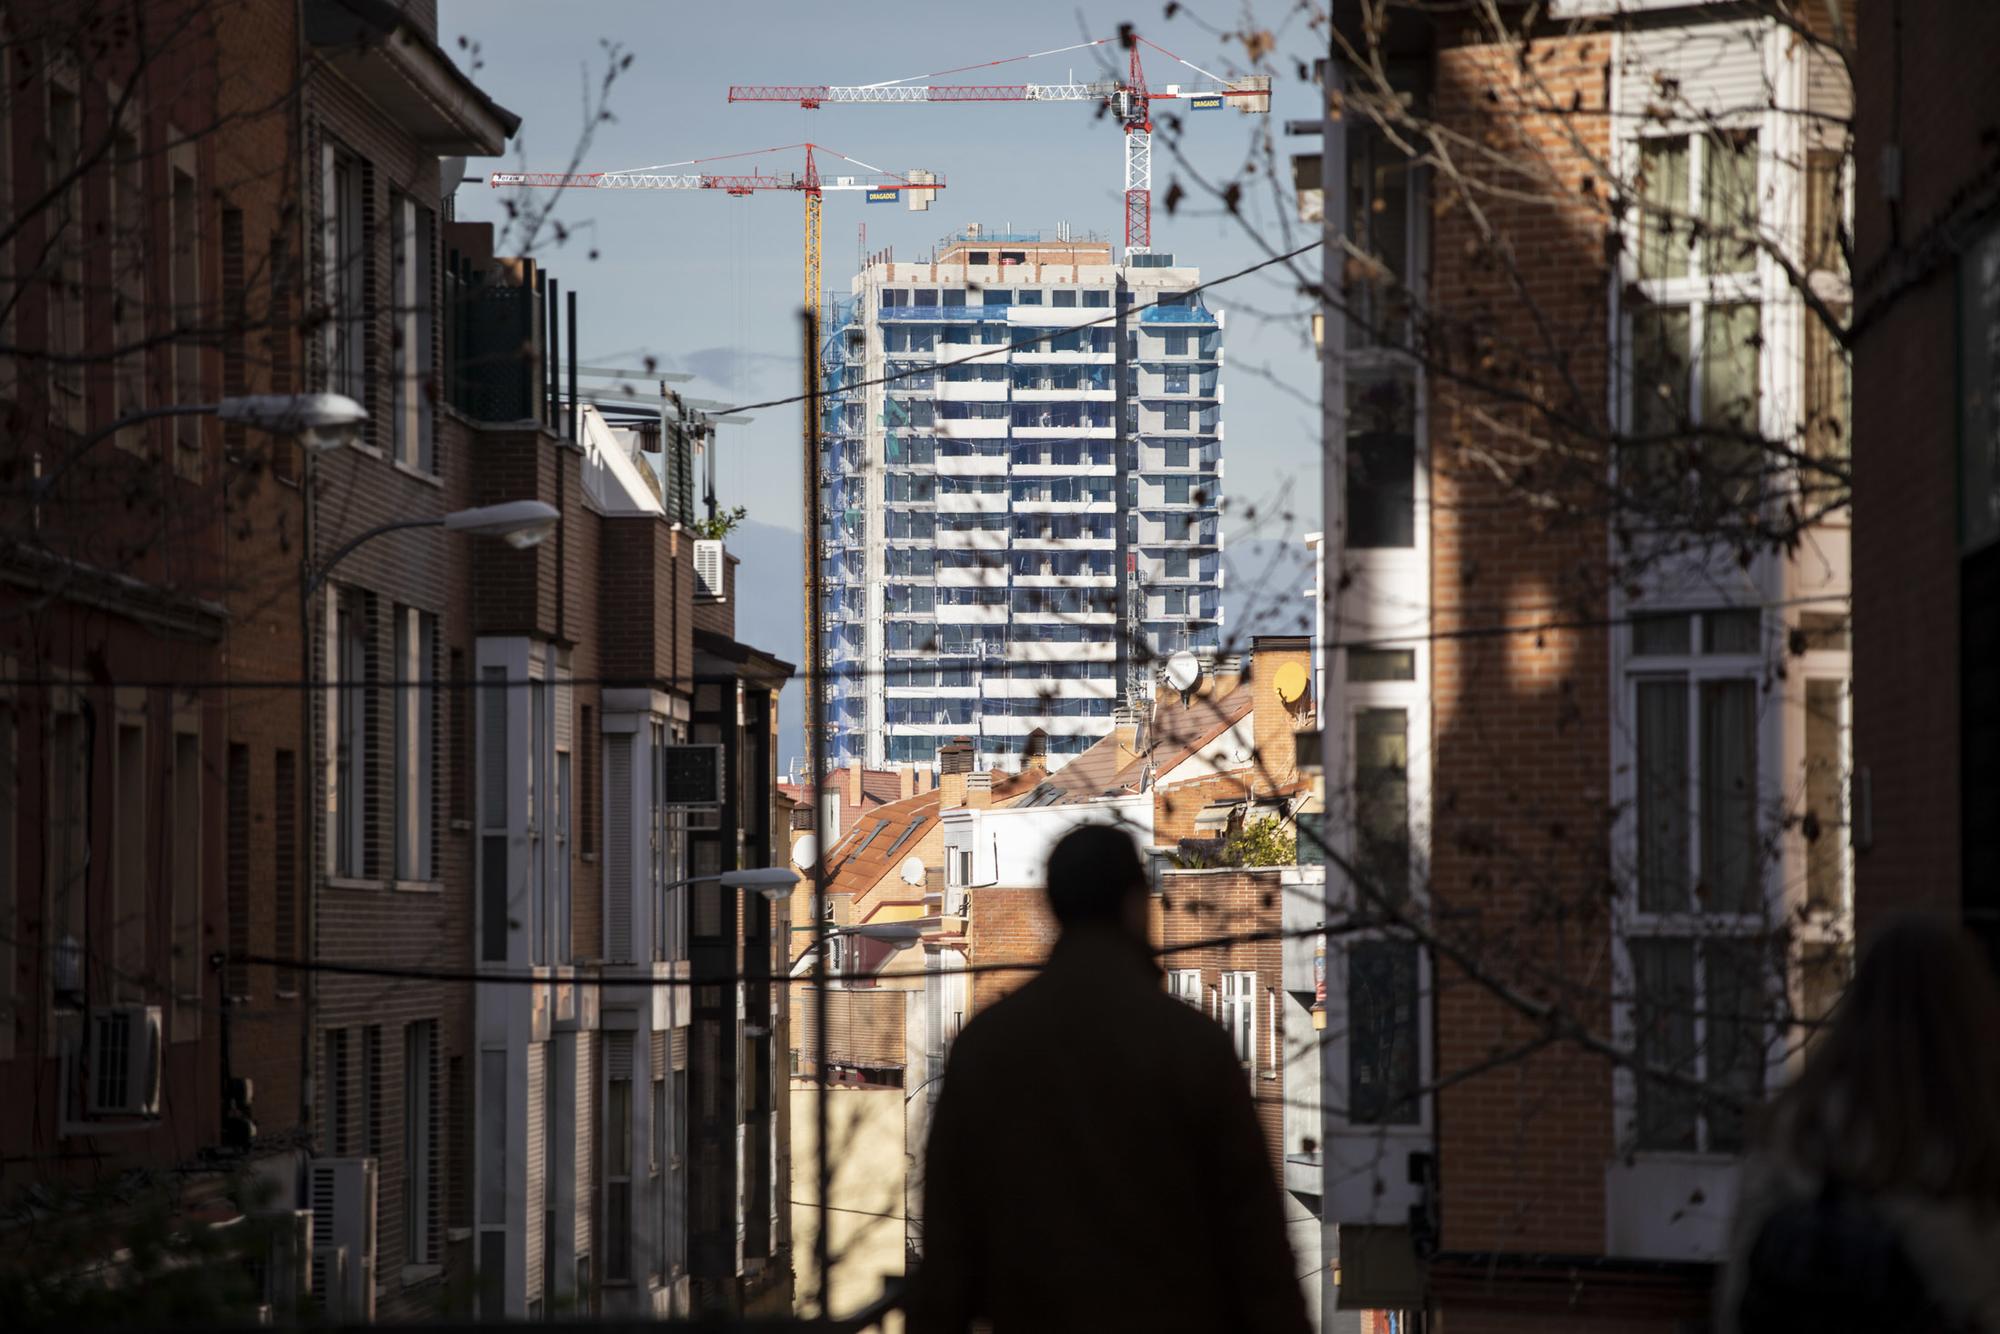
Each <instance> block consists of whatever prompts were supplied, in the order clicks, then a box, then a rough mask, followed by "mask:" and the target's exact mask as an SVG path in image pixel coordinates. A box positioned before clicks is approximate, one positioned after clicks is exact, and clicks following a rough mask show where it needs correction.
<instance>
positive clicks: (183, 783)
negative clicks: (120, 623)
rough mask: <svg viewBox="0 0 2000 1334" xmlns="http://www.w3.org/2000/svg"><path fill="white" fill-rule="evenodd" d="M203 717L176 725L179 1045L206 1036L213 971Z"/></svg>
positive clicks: (192, 717)
mask: <svg viewBox="0 0 2000 1334" xmlns="http://www.w3.org/2000/svg"><path fill="white" fill-rule="evenodd" d="M200 726H201V724H200V715H199V714H195V713H189V714H187V715H184V716H183V717H181V718H177V719H176V720H175V726H174V749H173V766H174V768H173V775H172V782H173V786H172V788H171V789H170V790H171V792H172V802H173V805H172V809H171V810H169V811H168V812H167V815H168V818H169V819H171V820H172V821H173V834H172V840H173V842H172V853H171V856H172V859H173V865H172V870H171V875H172V884H173V888H172V894H171V903H172V913H173V922H172V928H171V929H172V932H173V934H172V937H171V946H172V949H173V964H172V968H171V970H170V972H171V976H172V980H173V990H174V1017H173V1039H174V1041H176V1042H179V1041H182V1040H185V1039H187V1038H192V1037H197V1036H199V1035H200V1033H201V979H202V974H204V973H205V972H207V971H208V952H207V951H206V950H204V949H203V948H202V929H201V886H202V880H203V876H202V866H201V835H202V823H203V821H202V809H201V807H202V801H201V792H202V788H203V787H204V786H205V781H204V779H205V774H204V767H205V766H204V765H203V763H202V754H201V731H200Z"/></svg>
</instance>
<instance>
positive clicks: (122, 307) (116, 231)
mask: <svg viewBox="0 0 2000 1334" xmlns="http://www.w3.org/2000/svg"><path fill="white" fill-rule="evenodd" d="M136 119H137V118H136V117H134V118H133V121H134V122H136ZM141 136H142V130H141V129H140V127H139V126H138V125H137V124H136V123H127V124H124V125H120V126H119V127H118V128H117V129H116V130H115V131H113V133H112V135H111V218H110V222H111V234H110V236H109V238H107V239H108V240H109V241H110V244H109V245H108V246H107V247H105V249H106V250H107V251H108V252H109V255H110V259H111V300H112V312H111V339H112V346H113V347H114V348H115V349H116V351H115V352H114V354H113V356H112V362H111V365H112V369H111V383H112V394H111V415H112V416H113V417H114V418H117V417H128V416H131V415H132V414H133V413H136V412H140V411H143V410H144V409H145V407H146V334H147V329H146V296H147V292H146V264H147V259H148V255H147V249H148V247H147V244H146V242H147V239H148V232H149V228H148V227H147V225H146V221H147V220H146V212H147V208H146V156H145V148H144V145H143V141H142V138H141ZM175 202H178V200H176V201H175ZM76 240H77V243H78V244H87V242H86V240H85V238H83V237H78V238H76ZM192 401H194V402H199V401H200V400H199V399H195V400H192ZM117 440H118V443H119V444H120V445H121V446H123V447H125V448H127V449H133V450H140V451H143V450H144V447H145V440H146V431H145V429H144V428H142V427H140V428H128V429H126V430H122V431H120V432H118V435H117Z"/></svg>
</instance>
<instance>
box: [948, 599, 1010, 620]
mask: <svg viewBox="0 0 2000 1334" xmlns="http://www.w3.org/2000/svg"><path fill="white" fill-rule="evenodd" d="M937 618H938V623H939V624H941V625H1005V624H1006V623H1007V609H1006V608H1005V607H987V606H977V605H965V604H957V603H954V604H942V605H940V606H939V607H938V609H937Z"/></svg>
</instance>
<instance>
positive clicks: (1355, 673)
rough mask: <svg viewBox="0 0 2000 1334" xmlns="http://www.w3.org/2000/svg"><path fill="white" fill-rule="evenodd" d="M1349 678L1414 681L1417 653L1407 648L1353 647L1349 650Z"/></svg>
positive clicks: (1356, 679)
mask: <svg viewBox="0 0 2000 1334" xmlns="http://www.w3.org/2000/svg"><path fill="white" fill-rule="evenodd" d="M1347 679H1348V680H1350V681H1414V680H1416V679H1417V653H1416V650H1415V649H1407V648H1351V649H1349V650H1347Z"/></svg>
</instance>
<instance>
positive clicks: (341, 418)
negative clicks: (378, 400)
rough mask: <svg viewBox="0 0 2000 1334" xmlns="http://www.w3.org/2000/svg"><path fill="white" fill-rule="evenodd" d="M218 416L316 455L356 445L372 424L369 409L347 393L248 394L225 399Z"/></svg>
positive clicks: (219, 407) (217, 410) (218, 409)
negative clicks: (283, 438) (287, 440)
mask: <svg viewBox="0 0 2000 1334" xmlns="http://www.w3.org/2000/svg"><path fill="white" fill-rule="evenodd" d="M215 415H216V416H218V417H220V418H221V419H222V420H223V421H233V422H242V423H243V424H244V425H246V426H254V427H256V428H257V429H258V430H260V431H268V432H270V433H271V434H272V435H282V436H290V437H291V438H292V439H294V440H297V441H298V442H299V445H300V446H301V447H302V448H305V449H308V450H311V451H312V452H313V453H315V454H324V453H326V452H327V451H329V450H334V449H339V448H340V447H341V446H342V445H349V444H353V443H354V442H355V441H356V440H359V439H360V438H361V428H362V427H363V426H364V425H365V424H367V421H368V409H366V408H364V407H362V406H361V405H360V404H359V403H356V402H355V401H354V400H353V399H351V398H349V397H348V396H347V395H345V394H245V395H242V396H240V397H237V398H225V399H223V400H222V402H221V403H219V404H218V405H216V409H215Z"/></svg>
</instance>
